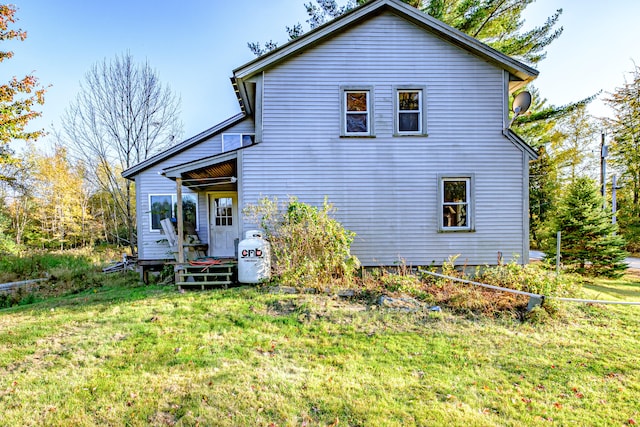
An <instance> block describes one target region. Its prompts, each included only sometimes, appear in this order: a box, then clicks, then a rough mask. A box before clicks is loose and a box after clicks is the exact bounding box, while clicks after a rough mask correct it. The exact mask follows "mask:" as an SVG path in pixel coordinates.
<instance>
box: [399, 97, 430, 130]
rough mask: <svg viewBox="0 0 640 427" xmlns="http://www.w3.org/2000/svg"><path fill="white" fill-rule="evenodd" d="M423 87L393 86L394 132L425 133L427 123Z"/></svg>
mask: <svg viewBox="0 0 640 427" xmlns="http://www.w3.org/2000/svg"><path fill="white" fill-rule="evenodd" d="M424 92H425V90H424V88H422V87H415V86H411V87H396V88H395V98H394V106H395V123H394V127H395V134H396V135H426V134H427V124H426V120H425V118H426V115H425V113H424V110H425V108H424Z"/></svg>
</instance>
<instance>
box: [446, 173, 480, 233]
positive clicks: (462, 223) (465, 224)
mask: <svg viewBox="0 0 640 427" xmlns="http://www.w3.org/2000/svg"><path fill="white" fill-rule="evenodd" d="M472 192H473V176H442V177H440V179H439V186H438V198H439V200H440V203H439V206H440V216H439V225H440V230H441V231H472V230H473V208H474V206H473V200H474V198H473V193H472Z"/></svg>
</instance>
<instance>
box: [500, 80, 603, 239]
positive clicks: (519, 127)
mask: <svg viewBox="0 0 640 427" xmlns="http://www.w3.org/2000/svg"><path fill="white" fill-rule="evenodd" d="M528 90H529V92H531V95H532V104H531V107H530V108H529V111H528V112H527V113H526V114H525V115H522V116H518V118H517V119H516V120H515V122H514V123H513V125H512V128H514V130H515V131H516V133H518V135H520V136H521V137H522V138H524V140H525V141H527V142H528V143H529V144H530V145H531V146H532V147H533V148H535V149H536V150H537V151H538V159H537V160H534V161H532V162H531V164H530V171H529V177H530V181H529V231H530V233H531V243H532V245H533V246H535V247H540V246H541V245H542V244H543V240H544V236H545V235H546V234H548V231H549V230H548V228H549V227H550V224H549V220H550V219H552V218H553V215H554V211H555V209H556V208H557V203H558V196H559V194H560V189H561V186H562V182H561V177H562V175H561V173H560V172H561V171H562V161H563V159H565V156H562V155H559V154H560V153H562V149H561V147H564V146H566V145H567V142H566V139H567V133H565V132H566V129H567V126H566V125H563V123H565V122H567V121H568V119H567V117H569V116H571V115H572V114H576V112H578V111H580V110H582V111H584V109H585V107H586V105H587V104H588V103H589V102H591V101H592V100H593V99H594V97H593V96H592V97H588V98H585V99H583V100H581V101H578V102H575V103H571V104H567V105H563V106H554V105H549V104H548V103H547V100H546V99H545V98H544V97H542V96H541V95H540V93H539V91H538V90H537V89H536V88H535V87H529V88H528ZM580 155H582V154H581V153H580Z"/></svg>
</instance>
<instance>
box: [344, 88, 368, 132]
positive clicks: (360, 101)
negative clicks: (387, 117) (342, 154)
mask: <svg viewBox="0 0 640 427" xmlns="http://www.w3.org/2000/svg"><path fill="white" fill-rule="evenodd" d="M341 92H342V102H341V106H342V124H341V130H342V135H343V136H372V135H373V123H372V117H373V102H372V99H371V96H372V93H373V90H372V89H371V88H368V87H354V88H351V87H350V88H344V87H343V88H341Z"/></svg>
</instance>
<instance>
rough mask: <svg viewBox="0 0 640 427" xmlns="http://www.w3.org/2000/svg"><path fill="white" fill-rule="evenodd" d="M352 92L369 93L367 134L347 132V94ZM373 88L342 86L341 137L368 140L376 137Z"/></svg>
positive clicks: (366, 86) (367, 86)
mask: <svg viewBox="0 0 640 427" xmlns="http://www.w3.org/2000/svg"><path fill="white" fill-rule="evenodd" d="M350 92H366V93H367V131H366V132H347V94H348V93H350ZM373 95H374V94H373V86H369V85H358V86H340V136H341V137H347V138H350V137H355V138H367V137H375V131H374V122H373V118H374V108H373V106H374V99H373Z"/></svg>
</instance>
